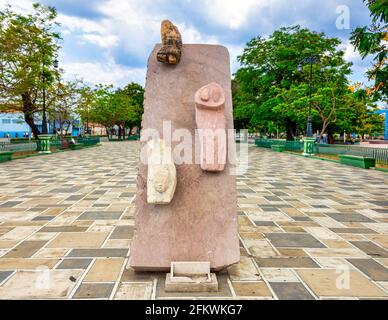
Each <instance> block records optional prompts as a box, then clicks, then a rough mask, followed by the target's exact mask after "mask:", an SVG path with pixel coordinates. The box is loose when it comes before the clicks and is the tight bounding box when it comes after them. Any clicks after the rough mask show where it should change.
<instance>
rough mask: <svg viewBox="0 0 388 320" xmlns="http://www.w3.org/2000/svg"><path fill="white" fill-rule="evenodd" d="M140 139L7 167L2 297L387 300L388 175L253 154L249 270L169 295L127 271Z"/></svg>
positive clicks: (158, 280)
mask: <svg viewBox="0 0 388 320" xmlns="http://www.w3.org/2000/svg"><path fill="white" fill-rule="evenodd" d="M137 161H138V155H137V142H123V143H104V144H103V145H102V146H101V147H96V148H91V149H85V150H80V151H72V152H65V153H57V154H53V155H49V156H41V157H34V158H29V159H24V160H16V161H12V162H8V163H2V164H0V299H20V298H23V299H24V298H30V299H39V298H48V299H165V298H185V299H190V298H204V299H206V298H217V299H240V298H241V299H332V298H341V299H358V298H360V299H363V298H365V299H370V298H373V299H375V298H378V299H386V298H388V269H387V268H388V251H387V247H388V197H387V194H388V173H384V172H378V171H373V170H363V169H358V168H353V167H348V166H343V165H340V164H336V163H330V162H325V161H320V160H313V159H305V158H303V157H300V156H295V155H291V154H286V153H284V154H283V153H275V152H272V151H270V150H266V149H261V148H256V147H253V146H252V147H250V148H249V169H248V171H247V172H246V173H245V174H244V175H241V176H239V177H238V180H237V187H238V220H239V224H240V229H239V233H240V240H241V242H240V245H241V262H240V263H239V264H237V265H235V266H232V267H230V268H228V270H225V271H223V272H221V273H220V274H218V281H219V289H220V290H219V292H217V293H208V294H172V293H166V292H165V291H164V280H165V274H162V273H160V274H158V273H156V274H152V273H140V274H139V273H137V274H135V273H134V272H133V270H131V269H130V268H129V267H128V266H127V263H128V257H129V254H130V250H129V246H130V242H131V237H132V235H133V225H134V217H133V215H134V209H135V208H134V204H133V200H134V196H135V192H136V182H135V181H136V174H137V169H136V166H137Z"/></svg>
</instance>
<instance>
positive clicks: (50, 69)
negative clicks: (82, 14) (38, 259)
mask: <svg viewBox="0 0 388 320" xmlns="http://www.w3.org/2000/svg"><path fill="white" fill-rule="evenodd" d="M33 8H34V12H33V13H32V14H27V15H23V14H18V13H15V12H13V11H12V8H11V6H6V8H5V9H4V10H3V11H0V57H1V59H0V110H1V111H3V112H7V111H19V112H22V113H23V114H24V119H25V121H26V122H27V123H28V125H29V126H30V127H31V130H32V132H33V133H34V136H35V137H37V135H38V134H39V131H38V129H37V127H36V125H35V122H34V114H36V113H38V112H41V111H42V98H43V97H42V91H43V88H45V89H46V88H48V87H49V86H50V85H52V83H53V82H54V81H55V80H56V79H58V77H59V71H58V70H56V68H54V60H55V57H56V53H57V51H58V49H59V46H58V44H57V41H58V40H59V39H60V35H59V34H58V33H57V32H56V31H55V30H56V27H57V25H58V24H57V23H56V22H55V20H56V17H57V12H56V10H55V8H53V7H46V6H43V5H40V4H37V3H35V4H34V5H33Z"/></svg>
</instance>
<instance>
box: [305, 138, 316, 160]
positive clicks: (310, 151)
mask: <svg viewBox="0 0 388 320" xmlns="http://www.w3.org/2000/svg"><path fill="white" fill-rule="evenodd" d="M314 144H315V138H304V139H303V155H304V156H305V157H311V156H313V155H314Z"/></svg>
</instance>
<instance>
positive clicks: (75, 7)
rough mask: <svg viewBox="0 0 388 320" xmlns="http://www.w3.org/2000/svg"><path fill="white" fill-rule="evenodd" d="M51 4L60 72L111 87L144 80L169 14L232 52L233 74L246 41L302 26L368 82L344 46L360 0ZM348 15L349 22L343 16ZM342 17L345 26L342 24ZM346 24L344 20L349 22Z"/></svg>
mask: <svg viewBox="0 0 388 320" xmlns="http://www.w3.org/2000/svg"><path fill="white" fill-rule="evenodd" d="M33 2H35V1H32V0H0V9H1V8H3V7H4V5H5V4H6V3H10V4H12V5H13V6H14V8H15V10H18V11H30V10H31V8H32V3H33ZM41 2H42V3H45V4H48V5H52V6H55V7H56V8H57V10H58V14H59V15H58V21H59V22H60V23H61V28H60V30H61V33H62V37H63V41H62V42H61V43H60V45H61V46H62V49H61V51H60V55H59V60H60V65H61V67H62V68H63V69H64V70H65V77H66V78H67V79H73V78H75V77H78V78H83V79H84V80H86V81H87V82H90V83H106V84H114V85H116V86H122V85H125V84H126V83H128V82H131V81H135V82H138V83H140V84H144V81H145V73H146V63H147V58H148V55H149V53H150V52H151V50H152V48H153V46H154V45H155V43H158V42H160V35H159V29H160V22H161V20H163V19H166V18H167V19H170V20H171V21H173V22H174V23H175V24H176V25H178V27H179V28H180V30H181V33H182V36H183V41H184V43H208V44H222V45H224V46H226V47H227V48H228V49H229V52H230V54H231V67H232V72H234V71H235V70H236V69H237V68H238V67H239V64H238V62H237V56H238V55H239V54H241V52H242V49H243V47H244V45H245V44H246V42H248V41H249V40H250V39H251V38H253V37H255V36H257V35H261V36H268V35H270V34H271V33H272V32H273V31H275V30H276V29H278V28H280V27H282V26H291V25H296V24H300V25H301V26H303V27H308V28H310V29H312V30H315V31H319V32H321V31H323V32H325V33H326V34H327V35H329V36H335V37H338V38H340V39H341V40H342V41H343V49H344V50H346V55H345V57H346V59H347V60H348V61H351V62H353V63H354V66H353V75H352V76H351V79H352V80H353V81H361V82H364V83H366V81H367V79H366V78H365V76H364V73H365V71H366V69H367V68H368V67H369V66H370V64H371V59H370V58H367V59H365V60H362V59H361V58H360V56H359V55H358V53H357V52H354V49H353V47H352V46H351V45H350V44H349V41H348V39H349V35H350V32H351V30H352V29H354V28H355V27H357V26H362V25H368V24H369V23H370V17H369V11H368V9H367V8H366V6H365V5H364V3H363V2H362V0H325V1H317V0H41ZM347 12H348V13H349V15H348V16H349V23H346V22H347V20H343V19H342V18H343V17H345V18H346V16H347ZM343 22H345V23H343ZM347 24H348V25H347Z"/></svg>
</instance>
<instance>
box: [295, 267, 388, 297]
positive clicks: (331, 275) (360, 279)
mask: <svg viewBox="0 0 388 320" xmlns="http://www.w3.org/2000/svg"><path fill="white" fill-rule="evenodd" d="M297 273H298V274H299V276H300V277H301V278H302V280H303V281H304V282H305V283H306V284H307V285H308V286H309V287H310V289H311V290H312V291H313V292H314V293H315V294H316V295H317V296H319V297H386V296H388V295H387V293H385V292H384V291H383V290H381V289H380V288H378V287H377V286H376V285H375V284H373V283H372V282H371V281H369V280H368V279H367V278H366V277H364V276H363V275H361V274H360V273H359V272H358V271H349V282H348V283H346V282H342V281H341V279H342V277H344V276H345V275H341V274H338V273H337V271H336V270H332V269H330V270H329V269H315V270H312V269H310V270H298V271H297ZM341 276H342V277H341ZM347 284H348V285H349V286H347Z"/></svg>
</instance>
